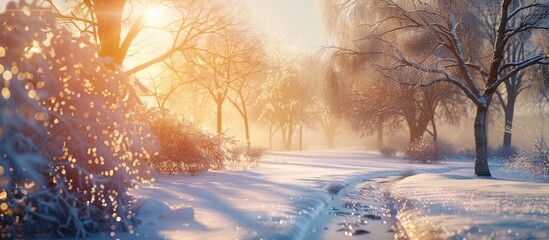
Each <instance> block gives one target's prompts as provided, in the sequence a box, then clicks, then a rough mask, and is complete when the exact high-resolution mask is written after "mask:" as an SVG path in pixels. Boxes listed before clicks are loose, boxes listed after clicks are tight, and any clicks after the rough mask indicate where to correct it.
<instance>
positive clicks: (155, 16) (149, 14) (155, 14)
mask: <svg viewBox="0 0 549 240" xmlns="http://www.w3.org/2000/svg"><path fill="white" fill-rule="evenodd" d="M160 16H161V15H160V10H159V9H158V7H156V6H149V7H147V9H146V10H145V21H147V22H148V23H151V24H153V25H156V24H158V23H159V21H160V19H161V17H160Z"/></svg>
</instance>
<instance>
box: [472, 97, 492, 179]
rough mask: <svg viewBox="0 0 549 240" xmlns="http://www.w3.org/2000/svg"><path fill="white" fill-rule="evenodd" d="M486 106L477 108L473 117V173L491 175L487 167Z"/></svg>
mask: <svg viewBox="0 0 549 240" xmlns="http://www.w3.org/2000/svg"><path fill="white" fill-rule="evenodd" d="M487 114H488V107H486V108H485V109H484V108H480V107H479V108H477V115H476V117H475V175H477V176H486V177H490V176H492V175H491V174H490V168H489V167H488V136H487V129H486V116H487Z"/></svg>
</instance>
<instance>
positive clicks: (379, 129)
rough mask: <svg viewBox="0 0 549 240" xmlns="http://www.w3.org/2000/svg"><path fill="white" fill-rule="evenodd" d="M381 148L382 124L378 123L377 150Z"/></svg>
mask: <svg viewBox="0 0 549 240" xmlns="http://www.w3.org/2000/svg"><path fill="white" fill-rule="evenodd" d="M382 148H383V123H380V124H379V126H378V127H377V149H378V150H381V149H382Z"/></svg>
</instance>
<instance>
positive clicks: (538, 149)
mask: <svg viewBox="0 0 549 240" xmlns="http://www.w3.org/2000/svg"><path fill="white" fill-rule="evenodd" d="M532 145H533V146H532V148H531V149H521V150H519V151H518V153H517V154H516V156H515V157H512V158H511V159H510V160H509V161H507V164H506V166H507V168H508V169H509V170H514V169H522V170H523V171H524V173H525V175H526V176H528V177H530V178H532V179H536V180H542V181H547V180H549V147H548V146H547V143H546V142H545V140H544V138H543V136H541V137H540V139H539V140H536V141H533V142H532Z"/></svg>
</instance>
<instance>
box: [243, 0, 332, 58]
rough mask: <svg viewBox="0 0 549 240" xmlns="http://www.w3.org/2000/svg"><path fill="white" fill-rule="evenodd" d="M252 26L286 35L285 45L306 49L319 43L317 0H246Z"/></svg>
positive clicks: (312, 48)
mask: <svg viewBox="0 0 549 240" xmlns="http://www.w3.org/2000/svg"><path fill="white" fill-rule="evenodd" d="M244 2H245V4H246V5H247V6H248V7H249V9H250V12H251V15H252V17H253V18H254V19H252V21H254V22H255V21H257V24H255V26H256V27H257V28H260V29H262V30H264V31H265V32H266V33H273V34H279V33H281V34H285V36H286V37H285V39H284V44H285V45H286V46H287V47H289V48H291V49H292V48H298V49H303V50H306V51H309V50H312V51H316V50H318V47H319V46H321V45H322V37H321V35H322V28H321V22H320V16H319V12H318V8H317V6H316V0H246V1H244Z"/></svg>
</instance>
